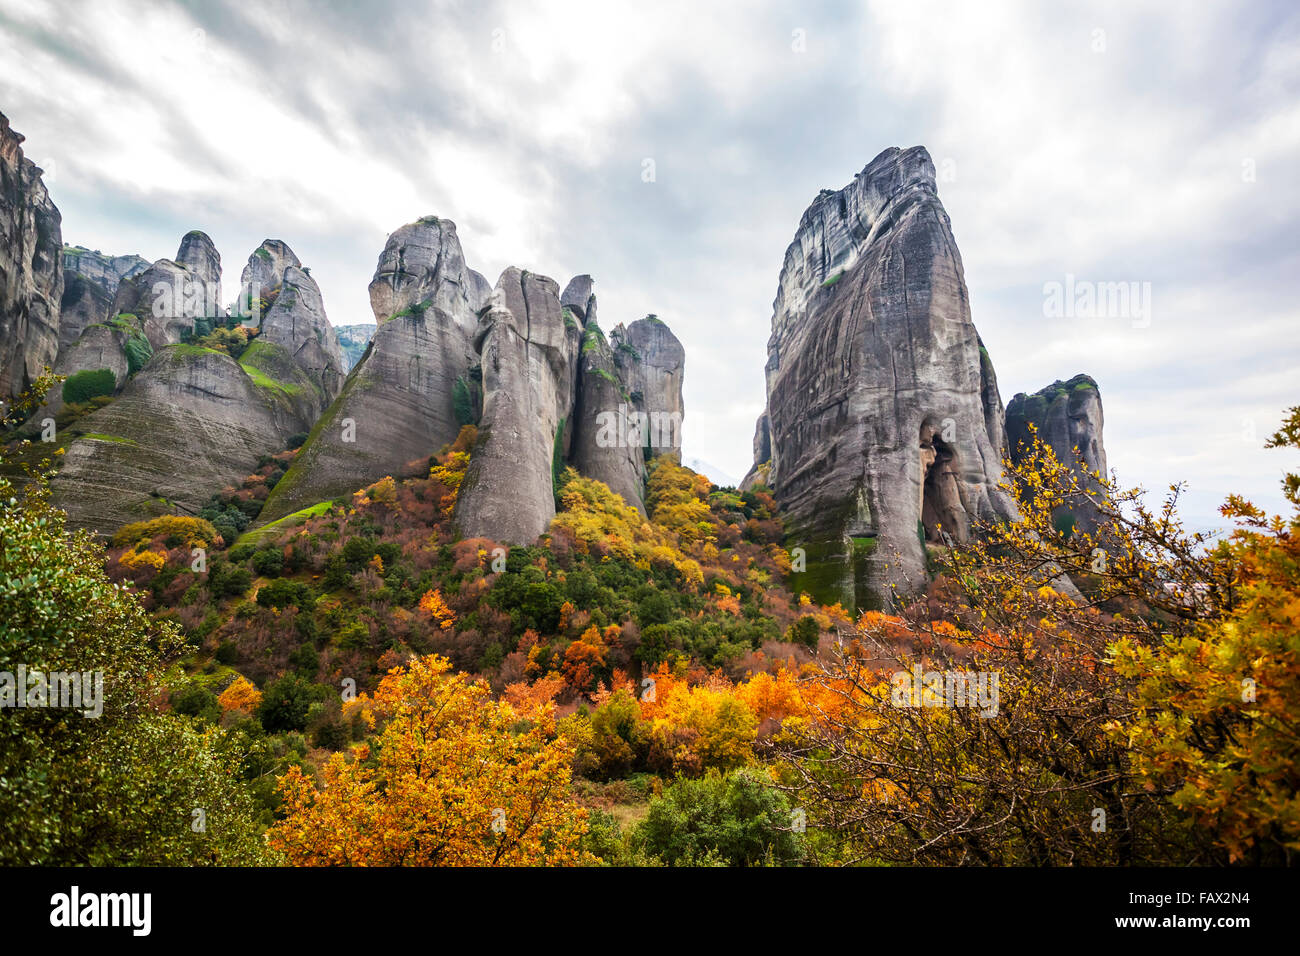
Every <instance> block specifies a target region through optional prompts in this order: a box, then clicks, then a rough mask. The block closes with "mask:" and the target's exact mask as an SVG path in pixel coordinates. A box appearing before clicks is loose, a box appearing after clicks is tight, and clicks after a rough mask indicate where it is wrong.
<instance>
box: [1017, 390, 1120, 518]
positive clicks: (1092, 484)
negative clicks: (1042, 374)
mask: <svg viewBox="0 0 1300 956" xmlns="http://www.w3.org/2000/svg"><path fill="white" fill-rule="evenodd" d="M1103 424H1104V419H1103V416H1102V409H1101V391H1100V389H1098V388H1097V383H1096V382H1095V381H1094V380H1093V379H1092V378H1091V377H1090V376H1088V375H1083V374H1079V375H1076V376H1074V377H1073V378H1072V379H1070V380H1069V381H1066V382H1061V381H1057V382H1053V383H1052V384H1051V385H1049V386H1047V387H1046V388H1044V389H1042V390H1040V391H1037V392H1035V393H1034V394H1032V395H1026V394H1025V393H1023V392H1021V393H1019V394H1017V395H1016V396H1015V397H1014V398H1012V399H1011V403H1010V404H1009V405H1008V406H1007V414H1006V432H1007V442H1008V445H1009V448H1010V454H1011V459H1012V461H1015V462H1017V463H1019V462H1021V461H1022V460H1023V459H1024V457H1025V455H1026V452H1027V450H1028V449H1029V448H1030V447H1031V446H1032V444H1033V438H1032V437H1031V433H1030V425H1032V426H1033V427H1034V429H1036V431H1037V434H1038V438H1039V439H1040V440H1041V441H1042V442H1043V444H1045V445H1047V446H1048V447H1050V448H1051V449H1052V452H1053V454H1055V455H1056V458H1057V460H1058V461H1061V462H1064V463H1065V464H1068V465H1069V466H1070V467H1071V468H1073V469H1074V471H1075V473H1076V474H1077V475H1079V477H1080V479H1081V484H1082V486H1083V487H1084V488H1085V489H1086V490H1087V491H1088V492H1089V493H1090V494H1091V493H1095V492H1098V491H1100V490H1101V485H1100V483H1099V482H1098V481H1097V479H1096V477H1095V476H1097V475H1101V476H1103V477H1104V476H1106V474H1107V469H1106V449H1105V447H1104V446H1103V445H1102V435H1101V431H1102V426H1103ZM1053 519H1054V521H1055V523H1056V524H1057V527H1060V528H1066V527H1073V528H1077V529H1078V530H1080V531H1084V532H1087V533H1088V534H1093V533H1094V532H1095V531H1096V530H1097V508H1096V505H1095V503H1094V502H1093V501H1092V500H1091V499H1089V498H1082V499H1079V500H1077V501H1074V502H1071V503H1070V504H1069V505H1066V506H1062V507H1061V508H1060V509H1059V511H1058V513H1057V514H1056V515H1054V516H1053Z"/></svg>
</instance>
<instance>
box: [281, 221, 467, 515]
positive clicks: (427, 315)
mask: <svg viewBox="0 0 1300 956" xmlns="http://www.w3.org/2000/svg"><path fill="white" fill-rule="evenodd" d="M476 275H477V274H476V273H473V272H472V270H470V269H468V268H467V267H466V265H465V257H464V254H463V253H462V251H461V248H460V240H459V239H458V238H457V236H456V226H455V223H453V222H451V221H450V220H446V219H438V218H437V217H433V216H428V217H425V218H423V219H421V220H419V221H418V222H414V223H411V224H409V225H405V226H403V227H401V228H400V229H398V230H397V231H396V232H394V233H393V234H392V235H391V236H389V238H388V242H387V243H386V244H385V246H384V250H383V252H382V253H380V256H379V262H378V265H377V266H376V269H375V276H374V279H373V280H372V281H371V283H370V302H371V308H372V309H373V311H374V314H375V321H376V323H377V325H378V328H377V329H376V330H375V334H374V337H373V338H372V339H371V343H370V347H369V351H368V352H367V354H366V356H365V358H364V360H363V361H362V362H361V363H360V364H358V365H357V366H356V367H355V368H353V369H352V371H351V373H350V374H349V375H348V377H347V381H346V382H345V383H344V384H343V387H342V390H341V392H340V393H339V396H338V398H337V399H336V400H335V401H334V402H333V404H331V405H330V407H329V408H328V409H327V410H326V411H325V413H324V414H323V415H322V416H321V418H320V420H319V421H318V422H317V423H316V425H315V427H314V428H313V429H312V431H311V436H310V438H309V439H308V441H307V442H306V444H305V445H304V446H303V448H302V450H301V451H300V452H299V453H298V456H297V459H296V460H295V462H294V465H293V467H292V468H290V470H289V471H288V473H287V474H286V475H285V477H284V478H283V479H281V481H280V483H279V484H278V485H277V486H276V488H275V490H274V491H273V492H272V494H271V496H270V497H269V498H268V499H267V502H266V505H265V507H264V508H263V510H262V515H261V520H262V521H271V520H274V519H276V518H280V517H283V516H284V515H287V514H291V513H292V512H294V511H298V510H300V509H302V508H305V507H308V506H310V505H313V504H316V503H318V502H321V501H327V500H332V499H334V498H337V497H339V496H341V495H346V494H350V493H351V492H353V491H355V490H357V489H358V488H360V487H363V486H364V485H367V484H369V483H371V482H373V481H375V480H377V479H379V478H382V477H383V476H385V475H391V474H394V473H397V472H400V471H401V470H402V468H403V466H404V465H405V464H406V463H407V462H410V461H413V460H416V459H419V458H425V457H427V456H429V455H430V454H432V453H434V452H436V451H437V450H438V449H439V448H440V447H442V446H443V445H445V444H448V443H450V442H452V441H454V440H455V438H456V435H457V434H458V433H459V431H460V427H461V425H462V424H463V423H462V422H461V421H459V420H458V419H457V416H456V410H455V401H454V394H455V392H456V384H457V382H458V381H460V382H461V383H462V387H467V386H466V384H465V383H466V380H467V377H468V375H469V369H470V366H471V365H472V364H474V363H475V361H476V358H475V355H474V346H473V337H474V331H475V329H476V327H477V324H478V319H477V316H476V310H477V309H478V308H480V307H481V306H482V304H483V298H484V290H483V286H484V285H485V284H486V283H484V282H482V281H481V280H482V277H481V276H479V277H477V278H476Z"/></svg>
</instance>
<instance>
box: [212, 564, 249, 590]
mask: <svg viewBox="0 0 1300 956" xmlns="http://www.w3.org/2000/svg"><path fill="white" fill-rule="evenodd" d="M252 583H253V575H252V574H250V573H249V571H248V568H244V567H240V566H239V565H237V564H226V563H224V562H223V563H221V564H218V565H216V566H215V567H213V568H212V570H211V571H209V572H208V587H209V588H210V589H211V590H212V596H213V597H218V598H222V597H234V596H235V595H237V594H243V593H244V592H245V591H247V590H248V588H249V585H251V584H252Z"/></svg>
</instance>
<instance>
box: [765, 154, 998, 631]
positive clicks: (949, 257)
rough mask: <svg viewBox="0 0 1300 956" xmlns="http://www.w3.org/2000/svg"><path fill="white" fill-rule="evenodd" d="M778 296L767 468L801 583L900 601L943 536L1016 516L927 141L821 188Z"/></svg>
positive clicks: (990, 382) (875, 600) (862, 598)
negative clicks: (798, 555) (803, 563)
mask: <svg viewBox="0 0 1300 956" xmlns="http://www.w3.org/2000/svg"><path fill="white" fill-rule="evenodd" d="M773 306H774V307H773V317H772V336H771V339H770V341H769V343H768V363H767V411H766V416H767V425H766V426H764V424H763V422H762V420H760V422H759V427H758V428H757V429H756V431H757V433H758V434H757V436H756V441H755V444H756V446H760V447H762V448H766V446H767V444H768V442H769V441H770V450H771V458H770V468H769V473H768V479H767V480H768V482H769V484H771V485H772V486H773V488H774V490H775V492H776V495H777V498H778V500H779V501H780V503H781V504H782V506H783V507H784V509H785V513H786V515H787V520H788V521H789V523H790V525H791V527H792V529H793V534H792V537H791V546H801V547H803V548H804V549H805V551H806V553H807V561H808V572H807V574H806V576H805V578H804V579H803V580H802V581H801V582H800V584H801V586H804V587H807V588H808V589H809V590H812V591H813V592H814V593H816V594H818V595H819V596H820V597H822V598H823V599H825V600H840V601H842V602H844V604H845V606H854V607H859V608H861V607H872V606H881V605H884V604H888V603H889V601H890V600H891V592H892V589H893V588H895V587H896V588H898V589H899V590H901V591H904V592H906V591H914V590H916V589H918V588H919V587H920V586H921V585H922V584H923V582H924V580H925V548H926V545H927V542H928V543H931V544H940V543H942V542H943V541H944V540H945V535H946V536H949V537H950V538H951V539H952V540H954V541H956V542H962V541H965V540H966V539H967V538H968V537H969V535H970V528H971V524H972V522H974V521H975V520H977V519H985V520H994V519H999V518H1004V519H1005V518H1012V517H1014V515H1015V508H1014V505H1013V503H1012V502H1011V500H1010V499H1009V498H1008V497H1007V496H1006V495H1005V494H1004V493H1003V492H1002V491H1000V490H999V489H998V488H997V482H998V480H999V479H1000V477H1001V472H1002V468H1001V452H1002V448H1003V446H1004V439H1003V431H1002V422H1001V401H1000V399H999V398H998V397H997V384H996V380H995V379H994V377H993V374H992V364H991V362H989V361H988V359H987V355H986V354H982V347H981V343H980V341H979V337H978V336H977V334H976V332H975V327H974V325H973V324H972V322H971V316H970V304H969V300H968V297H967V292H966V284H965V279H964V276H963V271H962V263H961V256H960V254H959V253H958V251H957V246H956V243H955V241H954V240H953V236H952V231H951V228H950V225H949V220H948V216H947V213H946V212H945V211H944V209H943V206H942V205H941V203H940V202H939V198H938V195H937V193H936V188H935V175H934V165H933V163H932V162H931V160H930V156H929V154H928V153H927V152H926V151H925V150H924V149H923V148H920V147H915V148H912V149H907V150H900V149H889V150H886V151H885V152H883V153H881V154H880V155H879V156H877V157H876V158H875V159H874V160H872V161H871V163H869V164H868V165H867V167H866V168H865V169H864V170H863V171H862V172H861V173H859V174H858V175H857V176H856V177H855V178H854V181H853V182H852V183H850V184H849V185H848V186H846V187H845V188H843V189H841V190H839V191H838V192H830V191H823V192H822V194H821V195H819V196H818V197H817V199H816V200H815V201H814V202H813V204H812V205H811V206H810V207H809V208H808V210H807V211H806V212H805V213H804V216H803V219H802V220H801V222H800V224H799V228H798V230H797V232H796V233H795V238H794V241H793V242H792V243H791V244H790V247H789V248H788V249H787V250H786V255H785V262H784V264H783V266H782V270H781V278H780V282H779V285H778V289H777V295H776V301H775V302H774V304H773ZM769 436H770V437H769ZM750 480H751V481H752V477H751V479H750Z"/></svg>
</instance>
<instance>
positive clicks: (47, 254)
mask: <svg viewBox="0 0 1300 956" xmlns="http://www.w3.org/2000/svg"><path fill="white" fill-rule="evenodd" d="M22 142H23V136H22V135H21V134H20V133H16V132H14V131H13V130H11V129H10V128H9V120H8V118H7V117H5V116H4V114H2V113H0V402H7V401H9V400H10V399H12V398H15V397H17V396H18V395H20V394H22V393H23V392H24V391H25V390H26V389H27V388H28V386H29V385H31V383H32V382H33V381H34V380H35V379H36V378H37V377H38V376H39V375H40V374H41V371H42V370H43V369H44V368H45V367H46V366H50V367H53V365H54V362H55V358H56V356H57V354H58V349H59V301H60V299H61V298H62V296H63V259H62V256H61V255H60V250H61V248H62V246H63V235H62V219H61V217H60V215H59V210H58V209H57V208H56V207H55V205H54V203H53V202H51V201H50V196H49V193H48V192H47V191H46V189H45V183H44V182H43V181H42V179H41V169H40V168H39V167H37V165H36V164H35V163H33V162H32V161H31V160H30V159H28V158H26V157H25V156H24V155H23V150H22V146H21V144H22Z"/></svg>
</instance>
